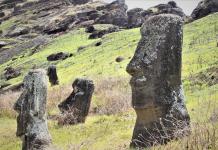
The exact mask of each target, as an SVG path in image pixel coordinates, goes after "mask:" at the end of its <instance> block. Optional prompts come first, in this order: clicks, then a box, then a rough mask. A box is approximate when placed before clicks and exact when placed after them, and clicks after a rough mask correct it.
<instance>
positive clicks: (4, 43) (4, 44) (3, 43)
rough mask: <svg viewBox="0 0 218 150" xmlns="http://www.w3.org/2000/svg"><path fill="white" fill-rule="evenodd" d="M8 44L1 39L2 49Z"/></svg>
mask: <svg viewBox="0 0 218 150" xmlns="http://www.w3.org/2000/svg"><path fill="white" fill-rule="evenodd" d="M6 45H8V43H7V42H5V41H0V49H1V48H2V47H4V46H6Z"/></svg>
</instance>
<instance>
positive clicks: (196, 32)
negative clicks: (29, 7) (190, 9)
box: [0, 13, 218, 150]
mask: <svg viewBox="0 0 218 150" xmlns="http://www.w3.org/2000/svg"><path fill="white" fill-rule="evenodd" d="M216 26H218V13H216V14H213V15H210V16H208V17H205V18H202V19H200V20H197V21H195V22H193V23H191V24H187V25H185V27H184V45H183V72H182V76H183V82H184V88H185V94H186V99H187V107H188V110H189V113H190V115H191V119H192V124H193V126H194V125H196V124H201V123H202V124H203V125H205V126H206V127H208V125H211V122H210V119H209V118H210V117H211V115H212V114H213V113H214V111H215V110H216V109H217V108H218V105H217V97H218V94H217V93H218V92H217V89H218V85H217V84H215V85H213V86H208V85H207V84H203V85H192V83H193V81H192V80H191V77H192V76H194V75H198V74H199V73H200V72H205V73H207V72H206V69H208V68H212V67H215V68H216V69H217V67H218V64H217V63H218V62H217V60H218V47H217V39H216V35H217V34H218V29H216ZM217 28H218V27H217ZM139 39H140V33H139V29H131V30H124V31H121V32H117V33H112V34H108V35H106V36H104V37H103V38H102V39H97V40H88V34H86V33H85V32H84V29H80V30H76V31H71V32H69V33H67V34H65V35H62V36H59V37H57V38H55V39H54V40H53V41H52V42H51V43H50V44H49V45H47V46H45V47H44V48H43V49H42V50H41V51H40V52H38V53H37V54H34V55H32V56H28V53H27V54H26V55H25V57H23V58H19V59H17V60H15V61H13V62H12V61H9V62H7V63H5V64H3V65H0V72H2V71H3V69H4V68H5V67H6V66H14V67H21V68H22V69H23V70H22V76H21V77H19V78H16V79H12V80H10V81H9V82H10V83H12V84H15V83H18V82H21V81H22V79H23V76H24V75H25V74H26V73H27V71H28V70H29V69H30V68H31V67H32V66H33V64H36V65H37V66H38V67H44V68H46V67H47V66H48V65H49V64H51V63H50V62H47V60H46V57H47V56H48V55H49V54H51V53H55V52H60V51H64V52H71V53H74V56H73V57H71V58H69V59H66V60H64V61H58V62H55V64H56V65H57V67H58V75H59V78H60V83H61V84H64V85H65V84H71V83H72V81H73V80H74V79H75V78H76V77H88V78H91V79H93V80H97V79H98V80H99V79H101V78H105V77H114V78H116V77H119V76H122V77H128V74H127V73H126V72H125V67H126V65H127V63H128V62H129V61H130V57H132V56H133V54H134V51H135V48H136V46H137V43H138V41H139ZM209 39H210V40H209ZM97 41H102V43H103V44H102V45H101V46H99V47H96V46H94V44H95V43H96V42H97ZM193 43H194V44H193ZM80 46H86V48H85V49H84V50H83V51H81V52H77V49H78V47H80ZM117 56H123V57H124V58H125V60H124V61H123V62H121V63H116V62H115V59H116V57H117ZM57 88H58V87H57ZM134 121H135V113H134V112H133V110H130V111H128V112H125V113H121V114H116V115H111V116H89V117H88V119H87V122H86V123H85V124H80V125H76V126H67V127H58V126H57V123H56V122H54V121H49V130H50V132H51V135H52V138H53V144H54V145H55V146H56V147H57V148H58V149H61V148H63V149H70V148H71V149H73V148H75V149H79V148H81V149H95V150H96V149H97V150H98V149H99V150H100V149H101V150H102V149H127V147H128V144H129V142H130V139H131V135H132V130H133V127H134ZM15 130H16V122H15V120H14V119H8V118H0V135H1V136H0V145H1V147H0V150H7V149H8V150H9V149H10V150H16V149H20V146H21V145H20V144H21V142H20V140H19V139H17V138H16V137H15ZM2 135H3V136H2ZM188 140H190V141H191V140H192V139H188ZM172 143H176V144H177V146H178V147H179V146H184V143H179V142H172ZM165 149H167V148H165ZM168 149H169V148H168Z"/></svg>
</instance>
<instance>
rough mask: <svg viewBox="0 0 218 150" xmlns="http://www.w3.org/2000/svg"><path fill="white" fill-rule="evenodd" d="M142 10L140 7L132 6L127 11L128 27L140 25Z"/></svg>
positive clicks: (141, 22) (142, 19)
mask: <svg viewBox="0 0 218 150" xmlns="http://www.w3.org/2000/svg"><path fill="white" fill-rule="evenodd" d="M143 11H144V10H143V9H142V8H133V9H131V10H129V11H128V12H127V15H128V27H129V28H133V27H140V26H141V25H142V24H143V22H144V18H143V16H142V12H143Z"/></svg>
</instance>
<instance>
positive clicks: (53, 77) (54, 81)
mask: <svg viewBox="0 0 218 150" xmlns="http://www.w3.org/2000/svg"><path fill="white" fill-rule="evenodd" d="M47 75H48V78H49V82H50V83H51V86H54V85H58V84H59V81H58V75H57V69H56V66H55V65H51V66H49V67H48V70H47Z"/></svg>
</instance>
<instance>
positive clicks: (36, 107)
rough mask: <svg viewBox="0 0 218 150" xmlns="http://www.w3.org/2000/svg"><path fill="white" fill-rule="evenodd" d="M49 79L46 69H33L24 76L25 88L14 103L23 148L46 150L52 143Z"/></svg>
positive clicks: (27, 149) (18, 134) (17, 133)
mask: <svg viewBox="0 0 218 150" xmlns="http://www.w3.org/2000/svg"><path fill="white" fill-rule="evenodd" d="M46 103H47V79H46V74H45V71H44V70H32V71H30V72H29V73H28V75H26V76H25V78H24V90H23V93H22V94H21V95H20V97H19V98H18V100H17V102H16V103H15V104H14V110H15V111H16V112H17V113H18V114H19V115H18V117H17V132H16V135H17V136H18V137H20V138H21V140H22V142H23V144H22V149H23V150H36V149H37V150H44V149H46V148H47V147H49V145H50V144H51V136H50V134H49V131H48V127H47V116H46Z"/></svg>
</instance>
